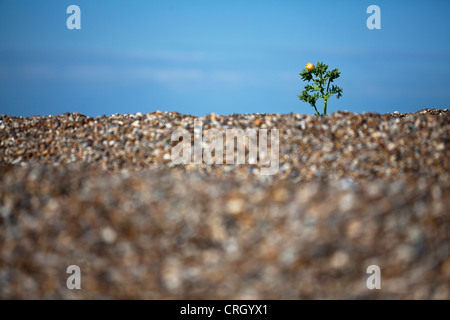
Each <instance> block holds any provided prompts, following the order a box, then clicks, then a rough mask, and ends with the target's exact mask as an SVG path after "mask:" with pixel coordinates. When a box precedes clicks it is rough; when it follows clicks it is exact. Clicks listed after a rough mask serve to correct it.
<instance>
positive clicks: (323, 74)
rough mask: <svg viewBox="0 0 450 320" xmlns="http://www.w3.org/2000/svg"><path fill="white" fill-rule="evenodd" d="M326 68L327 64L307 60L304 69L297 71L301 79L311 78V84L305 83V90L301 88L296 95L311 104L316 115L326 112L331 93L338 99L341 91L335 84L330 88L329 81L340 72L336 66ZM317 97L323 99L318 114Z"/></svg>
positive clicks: (308, 79) (307, 79) (335, 77)
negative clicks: (322, 104) (300, 91)
mask: <svg viewBox="0 0 450 320" xmlns="http://www.w3.org/2000/svg"><path fill="white" fill-rule="evenodd" d="M327 69H328V66H327V65H326V64H324V63H322V62H317V66H314V65H313V64H312V63H309V62H308V63H307V64H306V67H305V69H303V70H302V72H301V73H299V75H300V76H301V77H302V80H303V81H308V82H309V81H311V80H312V81H313V84H307V85H306V86H305V90H303V91H302V93H301V94H300V95H297V97H299V99H300V100H302V101H305V102H308V103H309V104H311V105H312V106H313V107H314V110H316V114H317V115H318V116H321V115H326V114H327V101H328V99H330V97H331V95H333V94H337V98H338V99H339V98H340V97H341V96H342V91H343V90H342V89H341V88H339V87H338V86H335V85H332V86H331V89H330V83H332V82H333V81H334V79H337V78H339V75H340V74H341V73H340V72H339V71H338V69H337V68H336V69H334V70H331V71H328V72H327ZM325 86H326V87H325ZM325 88H326V90H325ZM310 92H311V94H310ZM319 98H322V99H323V101H324V106H323V114H320V113H319V111H318V110H317V107H316V102H317V99H319Z"/></svg>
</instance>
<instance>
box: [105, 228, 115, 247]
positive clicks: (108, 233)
mask: <svg viewBox="0 0 450 320" xmlns="http://www.w3.org/2000/svg"><path fill="white" fill-rule="evenodd" d="M101 235H102V239H103V241H104V242H106V243H108V244H111V243H113V242H114V241H116V238H117V234H116V232H115V231H114V230H113V229H112V228H110V227H106V228H103V229H102V231H101Z"/></svg>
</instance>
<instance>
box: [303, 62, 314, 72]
mask: <svg viewBox="0 0 450 320" xmlns="http://www.w3.org/2000/svg"><path fill="white" fill-rule="evenodd" d="M305 68H306V69H308V70H309V71H311V70H313V69H314V68H315V67H314V65H313V64H312V63H311V62H308V63H307V64H306V67H305Z"/></svg>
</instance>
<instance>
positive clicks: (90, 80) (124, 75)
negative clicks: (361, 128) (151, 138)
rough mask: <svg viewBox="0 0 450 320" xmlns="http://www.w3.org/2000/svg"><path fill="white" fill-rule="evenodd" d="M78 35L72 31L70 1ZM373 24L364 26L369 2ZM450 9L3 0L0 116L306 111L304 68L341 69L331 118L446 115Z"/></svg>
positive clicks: (443, 3)
mask: <svg viewBox="0 0 450 320" xmlns="http://www.w3.org/2000/svg"><path fill="white" fill-rule="evenodd" d="M72 4H75V5H78V6H79V7H80V9H81V30H69V29H67V27H66V20H67V18H68V17H69V14H67V13H66V9H67V7H68V6H69V5H72ZM371 4H375V5H378V6H379V7H380V9H381V30H369V29H368V28H367V27H366V20H367V18H368V17H369V16H370V15H369V14H367V13H366V9H367V7H368V6H369V5H371ZM449 9H450V1H448V0H429V1H413V0H409V1H401V0H396V1H380V0H371V1H365V0H358V1H355V0H340V1H333V0H322V1H301V0H295V1H294V0H292V1H287V0H285V1H283V0H279V1H268V0H260V1H250V0H238V1H235V0H227V1H222V0H220V1H219V0H205V1H198V0H190V1H187V0H184V1H175V0H164V1H151V0H147V1H138V0H130V1H113V0H95V1H93V0H70V1H65V0H41V1H38V0H27V1H26V0H0V113H5V114H10V115H17V116H30V115H48V114H62V113H65V112H75V111H77V112H80V113H83V114H86V115H89V116H97V115H103V114H105V115H110V114H113V113H135V112H141V113H147V112H153V111H156V110H162V111H177V112H180V113H186V114H194V115H204V114H208V113H211V112H215V113H217V114H232V113H255V112H260V113H275V112H279V113H290V112H298V113H307V114H313V109H312V107H310V106H309V105H308V104H306V103H304V102H301V101H299V100H298V98H297V96H296V95H297V94H299V93H300V92H301V90H302V88H303V86H304V83H302V81H301V79H300V76H299V75H298V73H299V72H300V71H301V70H302V69H303V68H304V66H305V65H306V63H307V62H312V63H316V62H317V61H323V62H325V63H326V64H328V65H329V66H330V68H336V67H338V68H339V70H340V71H341V77H340V78H339V79H338V80H336V84H337V85H339V86H340V87H342V88H343V89H344V92H343V96H342V98H341V99H340V100H337V99H336V98H335V97H333V98H331V100H329V103H328V110H329V112H334V111H337V110H348V111H352V112H365V111H370V112H378V113H386V112H393V111H400V112H414V111H417V110H419V109H422V108H425V107H433V108H446V107H448V106H449V102H448V101H449V95H450V90H449V88H450V41H449V40H448V39H450V16H449V15H450V10H449Z"/></svg>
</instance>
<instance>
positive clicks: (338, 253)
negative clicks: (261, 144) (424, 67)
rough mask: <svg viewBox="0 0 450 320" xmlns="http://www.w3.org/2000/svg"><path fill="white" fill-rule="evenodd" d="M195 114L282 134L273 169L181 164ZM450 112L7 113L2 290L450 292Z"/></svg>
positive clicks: (79, 294) (1, 164) (33, 293)
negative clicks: (76, 278)
mask: <svg viewBox="0 0 450 320" xmlns="http://www.w3.org/2000/svg"><path fill="white" fill-rule="evenodd" d="M194 120H201V121H202V122H203V129H204V130H206V129H211V128H216V129H219V130H224V129H230V128H241V129H247V128H255V129H278V130H279V133H280V134H279V137H280V140H279V151H280V153H279V171H278V172H277V173H276V174H274V175H270V176H263V175H260V174H259V172H260V169H261V167H262V166H263V165H262V164H260V163H257V164H252V165H250V164H243V165H231V164H224V165H218V164H215V165H207V164H198V165H197V164H187V165H183V164H181V165H175V164H174V163H173V162H172V161H171V157H170V155H171V150H172V148H173V147H174V145H175V144H176V142H172V141H171V134H172V132H173V130H176V129H187V130H188V131H189V132H192V133H193V130H194ZM449 120H450V111H449V110H447V109H445V110H436V109H424V110H421V111H419V112H416V113H408V114H403V113H397V112H396V113H392V114H376V113H362V114H354V113H349V112H337V113H333V114H331V115H329V116H326V117H316V116H310V115H303V114H295V113H291V114H233V115H229V116H223V115H216V114H211V115H207V116H204V117H194V116H190V115H182V114H179V113H176V112H160V111H157V112H155V113H148V114H140V113H137V114H124V115H120V114H115V115H111V116H108V117H107V116H102V117H97V118H91V117H86V116H84V115H82V114H79V113H72V114H64V115H58V116H47V117H42V116H35V117H27V118H24V117H12V116H8V115H0V228H1V229H0V230H1V231H0V298H2V299H13V298H14V299H17V298H18V299H80V298H82V299H94V298H95V299H450V286H449V283H450V231H449V230H450V228H449V227H450V223H449V222H450V210H449V208H450V180H449V172H450V171H449V160H450V152H449V150H450V149H449V144H450V126H449ZM70 265H77V266H79V267H80V270H81V290H69V289H68V288H67V286H66V280H67V278H68V277H69V276H70V274H68V273H66V270H67V267H68V266H70ZM371 265H377V266H379V267H380V270H381V289H379V290H377V289H373V290H369V289H368V288H367V286H366V280H367V279H368V277H369V276H370V275H371V274H368V273H367V272H366V270H367V268H368V267H369V266H371Z"/></svg>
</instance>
